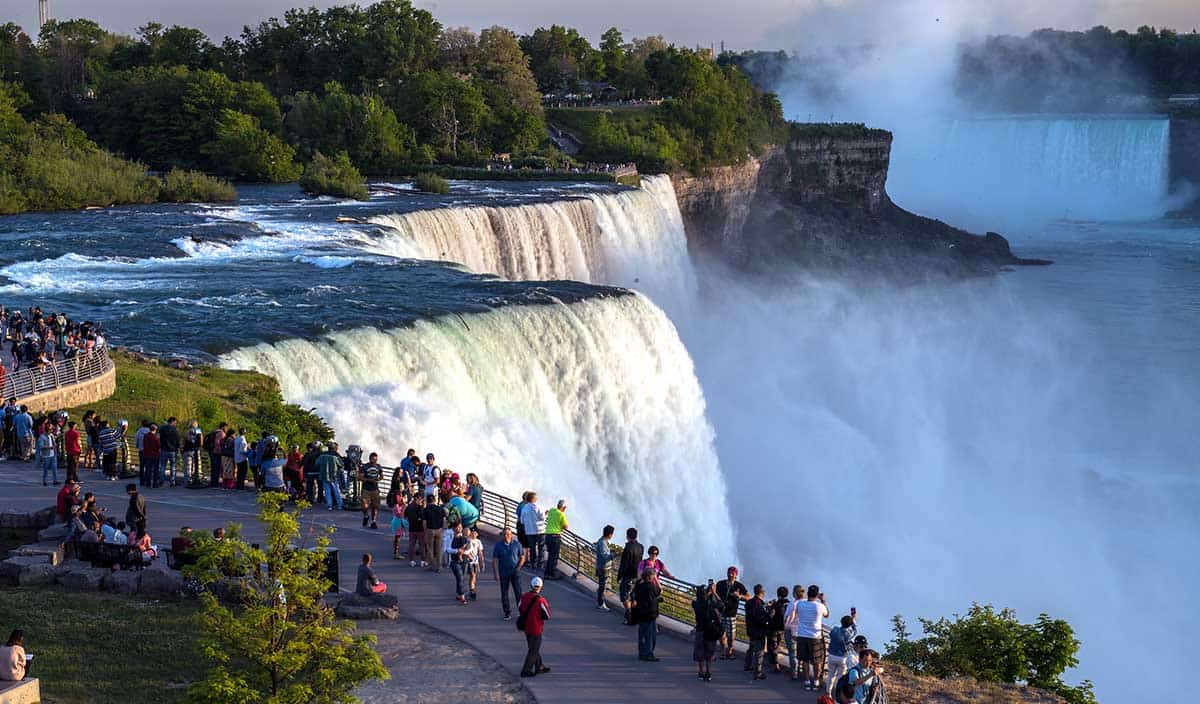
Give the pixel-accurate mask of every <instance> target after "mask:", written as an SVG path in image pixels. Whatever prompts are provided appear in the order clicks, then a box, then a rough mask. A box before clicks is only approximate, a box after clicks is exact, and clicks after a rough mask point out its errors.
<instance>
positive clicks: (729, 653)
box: [713, 565, 750, 660]
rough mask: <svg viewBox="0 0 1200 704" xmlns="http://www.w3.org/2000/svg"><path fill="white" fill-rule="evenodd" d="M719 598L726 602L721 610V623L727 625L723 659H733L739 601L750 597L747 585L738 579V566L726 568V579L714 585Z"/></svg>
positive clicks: (722, 643)
mask: <svg viewBox="0 0 1200 704" xmlns="http://www.w3.org/2000/svg"><path fill="white" fill-rule="evenodd" d="M713 589H714V591H715V593H716V595H717V598H718V599H720V600H721V603H722V604H724V607H723V610H722V612H721V624H722V625H723V626H725V633H724V635H722V636H721V647H722V651H723V652H722V653H721V659H722V660H732V659H733V658H734V655H733V645H734V642H735V641H734V637H733V627H734V623H735V622H736V621H737V612H738V602H739V601H746V600H747V599H749V598H750V593H749V592H748V591H746V585H745V584H742V583H741V582H739V581H738V568H737V567H734V566H732V565H731V566H730V567H729V569H727V570H725V579H722V580H721V581H719V582H717V583H716V585H715V586H714V587H713Z"/></svg>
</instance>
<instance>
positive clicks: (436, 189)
mask: <svg viewBox="0 0 1200 704" xmlns="http://www.w3.org/2000/svg"><path fill="white" fill-rule="evenodd" d="M413 186H414V187H416V189H417V190H418V191H425V192H426V193H436V194H438V195H442V196H444V195H446V194H447V193H449V192H450V184H449V183H447V182H446V179H444V178H442V177H441V176H438V175H437V174H435V173H431V172H429V171H423V172H421V173H419V174H417V176H416V178H414V179H413Z"/></svg>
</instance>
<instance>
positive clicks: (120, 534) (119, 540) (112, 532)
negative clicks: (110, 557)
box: [100, 518, 127, 545]
mask: <svg viewBox="0 0 1200 704" xmlns="http://www.w3.org/2000/svg"><path fill="white" fill-rule="evenodd" d="M100 538H101V540H103V541H104V542H106V543H112V544H114V545H125V544H126V542H127V540H126V538H125V522H124V521H121V522H120V523H117V521H116V520H115V519H113V518H109V519H108V520H106V521H105V522H104V523H103V524H102V525H101V526H100Z"/></svg>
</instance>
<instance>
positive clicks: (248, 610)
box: [185, 492, 388, 704]
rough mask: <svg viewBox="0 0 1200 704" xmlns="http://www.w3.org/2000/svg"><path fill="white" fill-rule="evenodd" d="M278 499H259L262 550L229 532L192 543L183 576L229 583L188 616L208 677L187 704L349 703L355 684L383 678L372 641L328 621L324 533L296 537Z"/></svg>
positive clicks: (294, 516)
mask: <svg viewBox="0 0 1200 704" xmlns="http://www.w3.org/2000/svg"><path fill="white" fill-rule="evenodd" d="M285 498H286V497H285V496H284V495H282V494H276V493H271V492H264V493H263V494H260V495H259V499H258V504H259V520H260V521H261V522H262V523H263V525H264V526H265V527H266V531H267V537H266V540H265V546H263V547H254V546H253V545H251V544H250V543H248V542H246V540H244V539H243V538H242V536H241V530H240V526H238V525H237V524H230V525H229V526H228V527H227V529H226V537H225V539H224V540H222V541H215V540H213V539H211V538H201V539H200V540H198V541H197V543H196V547H195V553H196V556H197V561H196V564H195V565H193V566H191V567H188V568H187V569H186V571H185V574H187V576H188V577H190V578H194V579H197V580H200V581H201V582H202V583H205V584H212V585H215V584H218V583H220V584H225V585H234V586H235V588H233V589H226V590H224V591H225V593H226V595H227V596H228V595H230V594H236V595H237V596H236V599H235V602H234V603H232V604H226V603H222V602H221V601H219V600H218V599H217V598H216V596H214V595H213V593H212V590H209V591H206V592H205V593H204V594H202V595H201V599H202V601H203V608H202V610H201V613H200V614H199V615H198V616H197V619H198V621H199V626H200V638H199V644H200V648H201V652H202V653H203V654H204V656H205V657H206V658H207V659H208V660H209V661H210V662H211V663H212V668H211V669H210V670H209V672H208V675H207V676H206V677H205V678H204V679H203V680H200V681H198V682H195V683H193V684H192V685H191V686H190V687H189V688H188V693H187V698H188V701H189V702H190V703H191V704H349V703H351V702H356V701H357V698H356V697H355V696H354V695H353V690H354V688H355V686H357V685H358V684H359V683H361V682H364V681H366V680H370V679H386V678H387V677H388V672H387V670H386V669H384V667H383V664H382V662H380V660H379V655H378V654H377V653H376V652H375V651H374V649H372V647H371V646H372V644H373V643H374V642H375V638H374V636H362V635H355V634H354V626H353V625H352V624H350V623H347V622H344V621H338V620H336V619H335V618H334V614H333V610H332V609H331V608H330V607H329V606H328V605H327V604H326V603H325V602H324V600H323V597H324V595H325V592H326V589H327V588H328V587H329V581H328V580H327V579H326V578H325V574H324V560H325V548H326V547H328V545H329V542H330V538H331V536H332V535H333V529H332V528H326V529H323V530H320V531H310V532H309V534H308V535H302V534H301V530H300V521H299V515H298V514H299V510H300V509H301V508H304V506H303V504H301V505H297V506H295V507H292V508H287V506H286V503H285Z"/></svg>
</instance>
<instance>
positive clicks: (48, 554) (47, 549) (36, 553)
mask: <svg viewBox="0 0 1200 704" xmlns="http://www.w3.org/2000/svg"><path fill="white" fill-rule="evenodd" d="M8 556H9V557H41V558H42V559H43V560H45V561H46V562H49V563H50V564H52V565H57V564H58V563H60V562H62V561H63V551H62V544H61V543H33V544H31V545H21V546H18V547H15V548H13V549H12V550H9V551H8Z"/></svg>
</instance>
